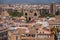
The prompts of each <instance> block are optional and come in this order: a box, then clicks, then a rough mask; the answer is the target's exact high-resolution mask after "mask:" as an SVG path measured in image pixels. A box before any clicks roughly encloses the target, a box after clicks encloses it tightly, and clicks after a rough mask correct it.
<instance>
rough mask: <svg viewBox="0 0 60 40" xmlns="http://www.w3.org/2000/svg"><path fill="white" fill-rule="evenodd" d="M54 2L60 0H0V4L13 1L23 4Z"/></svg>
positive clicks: (59, 0) (59, 1)
mask: <svg viewBox="0 0 60 40" xmlns="http://www.w3.org/2000/svg"><path fill="white" fill-rule="evenodd" d="M52 2H55V3H57V4H60V0H0V4H12V3H13V4H14V3H23V4H49V3H52Z"/></svg>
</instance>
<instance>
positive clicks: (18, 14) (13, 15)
mask: <svg viewBox="0 0 60 40" xmlns="http://www.w3.org/2000/svg"><path fill="white" fill-rule="evenodd" d="M8 13H9V15H10V16H12V17H21V16H23V12H18V11H8Z"/></svg>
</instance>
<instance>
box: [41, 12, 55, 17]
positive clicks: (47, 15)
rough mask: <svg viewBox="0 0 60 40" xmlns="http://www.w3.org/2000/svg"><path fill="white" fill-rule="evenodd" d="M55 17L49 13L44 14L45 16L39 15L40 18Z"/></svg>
mask: <svg viewBox="0 0 60 40" xmlns="http://www.w3.org/2000/svg"><path fill="white" fill-rule="evenodd" d="M54 16H55V15H53V14H49V13H45V14H41V15H40V17H54Z"/></svg>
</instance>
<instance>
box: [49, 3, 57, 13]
mask: <svg viewBox="0 0 60 40" xmlns="http://www.w3.org/2000/svg"><path fill="white" fill-rule="evenodd" d="M50 13H51V14H55V13H56V4H55V3H52V4H51V5H50Z"/></svg>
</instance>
